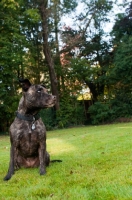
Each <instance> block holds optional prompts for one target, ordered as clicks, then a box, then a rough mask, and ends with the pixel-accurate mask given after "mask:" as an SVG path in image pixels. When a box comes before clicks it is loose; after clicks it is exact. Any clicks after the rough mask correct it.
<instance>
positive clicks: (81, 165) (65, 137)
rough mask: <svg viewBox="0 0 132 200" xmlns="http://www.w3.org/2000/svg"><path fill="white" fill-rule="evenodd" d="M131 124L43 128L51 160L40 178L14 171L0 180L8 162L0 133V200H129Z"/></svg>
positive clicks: (131, 191)
mask: <svg viewBox="0 0 132 200" xmlns="http://www.w3.org/2000/svg"><path fill="white" fill-rule="evenodd" d="M131 127H132V123H126V124H125V123H123V124H116V125H105V126H92V127H91V126H87V127H81V128H71V129H63V130H56V131H50V132H47V150H48V151H49V153H50V155H51V160H52V159H62V161H63V162H62V163H51V164H50V166H49V167H48V168H47V174H46V175H45V176H40V175H39V169H20V170H18V171H16V173H15V174H14V175H13V176H12V179H11V180H10V181H8V182H4V181H3V177H4V175H5V174H6V172H7V169H8V164H9V147H10V144H9V137H7V136H6V137H3V136H1V137H0V166H1V167H0V185H1V188H0V191H1V192H0V199H8V200H11V199H18V200H24V199H29V200H31V199H32V200H36V199H45V200H49V199H53V200H61V199H70V200H75V199H83V200H93V199H94V200H101V199H102V200H106V199H107V200H112V199H116V200H117V199H118V200H131V197H132V185H131V181H132V173H131V171H132V165H131V155H132V149H131V146H132V140H131V135H132V129H131Z"/></svg>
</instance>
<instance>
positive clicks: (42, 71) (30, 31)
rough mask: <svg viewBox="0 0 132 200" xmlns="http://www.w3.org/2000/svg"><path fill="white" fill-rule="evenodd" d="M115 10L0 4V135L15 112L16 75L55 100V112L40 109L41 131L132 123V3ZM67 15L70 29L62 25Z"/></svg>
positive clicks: (72, 3) (91, 1) (38, 0)
mask: <svg viewBox="0 0 132 200" xmlns="http://www.w3.org/2000/svg"><path fill="white" fill-rule="evenodd" d="M80 3H81V5H82V4H83V9H82V10H80V13H79V12H76V8H77V6H78V4H79V5H80ZM115 5H116V1H114V0H113V1H109V0H80V1H79V0H78V1H76V0H49V1H48V0H1V1H0V131H1V132H5V131H7V130H8V127H9V125H10V123H11V122H12V120H13V118H14V112H15V111H16V110H17V106H18V101H19V99H20V96H21V89H20V86H19V84H18V79H19V78H28V79H30V81H31V82H32V83H33V84H34V83H44V84H45V85H46V87H47V88H48V90H49V92H51V93H52V94H54V95H56V96H57V103H56V105H55V107H54V108H52V109H47V110H43V111H42V112H41V116H42V118H43V120H44V122H45V124H46V127H47V129H52V128H63V127H69V126H75V125H84V124H101V123H111V122H113V121H116V120H121V121H124V120H131V116H132V2H130V1H129V3H128V2H127V1H124V3H122V4H120V5H118V8H120V10H119V11H118V13H117V14H116V15H115V14H114V12H112V11H114V9H115ZM125 8H126V9H125ZM67 15H68V16H69V18H70V16H71V20H72V21H73V22H74V26H69V25H67V24H66V22H65V17H66V16H67ZM62 19H63V20H62ZM113 19H115V21H114V24H113V27H112V30H111V31H110V32H108V31H106V26H108V24H109V23H110V21H111V20H113ZM82 94H84V95H85V96H86V97H84V96H82V97H81V95H82ZM86 94H87V95H86ZM79 99H80V100H79Z"/></svg>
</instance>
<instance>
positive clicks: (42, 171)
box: [39, 142, 46, 175]
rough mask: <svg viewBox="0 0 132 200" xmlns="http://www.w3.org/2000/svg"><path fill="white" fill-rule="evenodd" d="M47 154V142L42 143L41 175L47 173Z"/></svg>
mask: <svg viewBox="0 0 132 200" xmlns="http://www.w3.org/2000/svg"><path fill="white" fill-rule="evenodd" d="M45 154H46V142H44V143H40V147H39V162H40V175H44V174H45V173H46V163H45V156H46V155H45Z"/></svg>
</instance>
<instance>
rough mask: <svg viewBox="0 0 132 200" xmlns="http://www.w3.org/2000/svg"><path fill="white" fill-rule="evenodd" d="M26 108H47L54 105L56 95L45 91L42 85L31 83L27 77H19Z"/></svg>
mask: <svg viewBox="0 0 132 200" xmlns="http://www.w3.org/2000/svg"><path fill="white" fill-rule="evenodd" d="M19 82H20V83H21V86H22V90H23V96H24V102H25V104H26V107H27V108H30V109H32V108H40V109H41V108H49V107H52V106H54V105H55V103H56V96H53V95H51V94H48V93H47V89H46V88H45V87H44V86H43V85H32V84H31V83H30V81H29V80H28V79H20V80H19Z"/></svg>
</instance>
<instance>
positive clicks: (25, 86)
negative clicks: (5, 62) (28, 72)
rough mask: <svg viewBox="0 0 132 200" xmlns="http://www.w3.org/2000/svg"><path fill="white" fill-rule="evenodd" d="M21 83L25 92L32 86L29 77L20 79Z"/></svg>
mask: <svg viewBox="0 0 132 200" xmlns="http://www.w3.org/2000/svg"><path fill="white" fill-rule="evenodd" d="M19 83H20V84H21V87H22V89H23V91H24V92H26V91H27V90H28V89H29V87H30V86H31V83H30V81H29V80H28V79H19Z"/></svg>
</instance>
